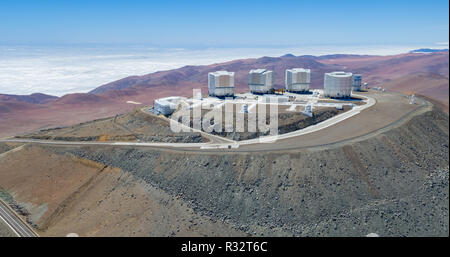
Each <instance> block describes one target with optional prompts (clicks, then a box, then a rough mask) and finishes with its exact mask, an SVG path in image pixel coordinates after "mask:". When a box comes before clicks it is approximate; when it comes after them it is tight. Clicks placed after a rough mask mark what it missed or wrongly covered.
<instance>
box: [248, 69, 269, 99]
mask: <svg viewBox="0 0 450 257" xmlns="http://www.w3.org/2000/svg"><path fill="white" fill-rule="evenodd" d="M248 86H249V87H250V92H252V93H254V94H266V93H269V92H271V91H272V89H273V72H272V71H271V70H266V69H256V70H251V71H250V72H249V73H248Z"/></svg>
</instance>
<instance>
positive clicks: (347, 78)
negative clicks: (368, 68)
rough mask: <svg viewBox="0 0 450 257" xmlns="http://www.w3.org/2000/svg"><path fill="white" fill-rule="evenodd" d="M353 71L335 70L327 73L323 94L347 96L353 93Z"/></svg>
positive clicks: (327, 95) (338, 96)
mask: <svg viewBox="0 0 450 257" xmlns="http://www.w3.org/2000/svg"><path fill="white" fill-rule="evenodd" d="M352 75H353V74H352V73H351V72H344V71H334V72H330V73H325V75H324V82H323V94H324V96H325V97H334V98H347V97H350V96H351V93H352Z"/></svg>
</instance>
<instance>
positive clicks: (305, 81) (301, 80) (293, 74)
mask: <svg viewBox="0 0 450 257" xmlns="http://www.w3.org/2000/svg"><path fill="white" fill-rule="evenodd" d="M285 82H286V83H285V84H286V91H288V92H294V93H300V92H307V91H308V90H309V84H311V70H310V69H303V68H294V69H288V70H286V76H285Z"/></svg>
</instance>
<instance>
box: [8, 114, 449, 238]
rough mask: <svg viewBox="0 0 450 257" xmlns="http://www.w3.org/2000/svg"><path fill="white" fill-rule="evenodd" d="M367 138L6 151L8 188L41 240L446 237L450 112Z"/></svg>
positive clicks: (422, 116)
mask: <svg viewBox="0 0 450 257" xmlns="http://www.w3.org/2000/svg"><path fill="white" fill-rule="evenodd" d="M366 138H367V139H364V140H362V141H348V142H340V143H336V144H332V145H328V146H320V147H316V148H310V149H302V150H290V151H280V152H259V153H245V152H243V153H201V154H199V153H196V152H182V151H175V150H162V149H160V150H157V149H151V148H135V147H118V146H116V147H114V146H105V147H100V146H96V147H92V146H86V147H67V146H65V147H63V146H58V147H55V146H53V147H51V146H37V145H26V146H23V147H21V148H15V147H17V145H14V146H11V145H7V144H6V145H5V144H0V150H1V151H2V152H3V153H2V154H0V167H2V172H1V173H0V187H1V188H2V190H3V192H5V193H4V194H3V195H5V194H6V193H7V194H9V195H11V196H12V199H13V200H12V201H14V204H15V205H16V206H17V208H22V209H23V210H24V211H23V213H24V215H25V216H26V217H28V220H29V222H30V223H32V224H33V225H34V226H35V227H36V228H37V229H38V231H39V232H40V233H41V234H42V235H65V234H67V233H71V232H73V233H78V234H80V235H82V236H89V235H108V236H109V235H114V236H119V235H127V236H129V235H137V236H155V235H159V236H182V235H221V236H227V235H267V236H281V235H286V236H292V235H293V236H365V235H367V234H369V233H377V234H379V235H381V236H448V235H449V224H448V220H449V198H448V195H449V194H448V192H449V183H448V182H449V166H448V163H449V159H448V156H449V155H448V154H449V152H448V147H449V141H448V138H449V120H448V115H447V114H444V113H443V112H442V111H439V110H437V109H434V110H432V111H428V112H425V113H423V114H420V115H418V116H415V117H413V118H412V119H410V120H408V121H406V122H405V123H403V124H402V125H400V126H399V127H397V128H394V129H392V130H389V131H386V132H383V133H381V134H376V133H375V134H373V135H372V136H368V137H366ZM10 149H15V150H12V151H11V150H10ZM8 150H9V151H8ZM61 167H65V168H64V169H61ZM65 185H66V186H65ZM61 187H63V189H64V190H60V188H61ZM25 188H26V190H24V189H25ZM10 201H11V200H10Z"/></svg>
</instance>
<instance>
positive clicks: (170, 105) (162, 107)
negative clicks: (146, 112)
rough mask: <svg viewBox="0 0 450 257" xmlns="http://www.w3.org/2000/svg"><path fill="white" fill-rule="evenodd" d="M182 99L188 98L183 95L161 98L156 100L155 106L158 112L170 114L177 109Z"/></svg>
mask: <svg viewBox="0 0 450 257" xmlns="http://www.w3.org/2000/svg"><path fill="white" fill-rule="evenodd" d="M181 100H186V98H185V97H181V96H169V97H164V98H159V99H156V100H155V102H154V104H153V106H154V109H155V112H156V113H157V114H163V115H170V114H172V113H173V112H174V111H175V109H176V108H177V105H178V103H180V101H181Z"/></svg>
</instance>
